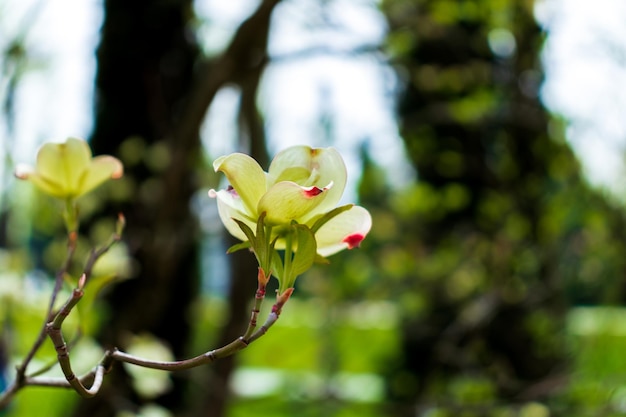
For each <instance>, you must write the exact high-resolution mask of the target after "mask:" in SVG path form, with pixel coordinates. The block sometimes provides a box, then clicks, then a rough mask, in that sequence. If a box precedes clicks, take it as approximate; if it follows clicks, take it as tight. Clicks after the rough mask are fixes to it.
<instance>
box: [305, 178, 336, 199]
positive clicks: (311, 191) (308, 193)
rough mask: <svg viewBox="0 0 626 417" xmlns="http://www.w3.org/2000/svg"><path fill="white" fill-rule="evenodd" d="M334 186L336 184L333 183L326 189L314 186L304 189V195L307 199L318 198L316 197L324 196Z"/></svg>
mask: <svg viewBox="0 0 626 417" xmlns="http://www.w3.org/2000/svg"><path fill="white" fill-rule="evenodd" d="M333 184H334V182H333V181H331V182H330V184H328V185H327V186H326V187H324V188H320V187H316V186H315V185H313V186H311V187H303V189H302V193H303V194H304V196H305V197H307V198H313V197H316V196H318V195H320V194H322V193H323V192H324V191H328V190H330V189H331V188H332V187H333Z"/></svg>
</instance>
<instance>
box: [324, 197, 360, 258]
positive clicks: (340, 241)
mask: <svg viewBox="0 0 626 417" xmlns="http://www.w3.org/2000/svg"><path fill="white" fill-rule="evenodd" d="M371 228H372V216H371V215H370V213H369V212H368V211H367V210H366V209H364V208H363V207H360V206H354V207H352V208H351V209H350V210H347V211H344V212H343V213H340V214H338V215H337V216H335V217H333V218H332V219H330V220H329V221H328V222H326V223H325V224H324V225H323V226H322V227H320V229H319V230H318V231H317V233H316V234H315V240H316V241H317V253H319V254H320V255H322V256H330V255H332V254H334V253H337V252H339V251H341V250H343V249H352V248H354V247H357V246H358V245H359V243H360V242H361V241H362V240H363V239H364V238H365V236H367V234H368V233H369V231H370V229H371Z"/></svg>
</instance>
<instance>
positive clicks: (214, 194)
mask: <svg viewBox="0 0 626 417" xmlns="http://www.w3.org/2000/svg"><path fill="white" fill-rule="evenodd" d="M209 197H211V198H216V197H217V191H215V190H214V189H213V188H211V189H210V190H209Z"/></svg>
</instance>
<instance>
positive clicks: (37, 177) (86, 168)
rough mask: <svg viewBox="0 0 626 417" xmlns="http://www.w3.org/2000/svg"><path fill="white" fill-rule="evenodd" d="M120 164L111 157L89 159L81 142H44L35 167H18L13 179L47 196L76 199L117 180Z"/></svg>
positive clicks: (75, 140) (86, 148)
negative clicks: (32, 186)
mask: <svg viewBox="0 0 626 417" xmlns="http://www.w3.org/2000/svg"><path fill="white" fill-rule="evenodd" d="M123 173H124V168H123V166H122V163H121V162H120V161H119V160H118V159H117V158H114V157H112V156H108V155H102V156H97V157H95V158H93V157H92V153H91V149H90V148H89V145H88V144H87V142H85V141H84V140H82V139H77V138H68V139H67V140H66V141H65V142H64V143H45V144H44V145H43V146H41V148H39V151H38V152H37V162H36V164H35V167H34V168H33V167H29V166H27V165H23V164H19V165H18V166H17V168H16V170H15V176H16V177H17V178H19V179H23V180H29V181H31V182H32V183H33V184H35V186H36V187H37V188H39V189H40V190H41V191H43V192H45V193H46V194H49V195H52V196H54V197H58V198H62V199H75V198H78V197H80V196H82V195H84V194H86V193H88V192H89V191H91V190H93V189H94V188H96V187H97V186H99V185H100V184H102V183H103V182H104V181H106V180H108V179H112V178H113V179H115V178H120V177H121V176H122V175H123Z"/></svg>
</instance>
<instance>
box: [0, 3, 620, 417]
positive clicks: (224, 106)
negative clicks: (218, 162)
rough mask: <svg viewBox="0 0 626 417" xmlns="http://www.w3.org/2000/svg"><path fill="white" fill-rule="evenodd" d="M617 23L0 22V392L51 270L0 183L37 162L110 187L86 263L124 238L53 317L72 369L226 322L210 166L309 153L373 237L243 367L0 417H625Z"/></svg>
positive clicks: (558, 14)
mask: <svg viewBox="0 0 626 417" xmlns="http://www.w3.org/2000/svg"><path fill="white" fill-rule="evenodd" d="M625 19H626V6H625V5H624V4H623V3H622V2H620V1H619V0H614V1H610V0H596V1H594V2H586V1H584V0H580V1H571V0H568V1H565V0H542V1H535V2H533V1H531V0H381V1H370V0H262V1H258V0H231V1H222V2H219V1H214V0H196V1H191V0H136V1H126V0H105V1H103V2H102V1H93V0H88V1H85V0H45V1H44V0H29V1H16V0H2V1H0V100H1V103H2V110H1V114H0V144H1V149H0V154H1V157H2V158H1V162H0V191H1V194H0V300H1V301H0V323H1V324H2V327H1V329H2V330H1V333H0V371H1V374H0V388H1V387H2V386H3V385H5V384H6V383H7V381H9V380H10V379H11V378H12V377H13V372H12V370H13V367H14V366H15V364H17V363H19V361H20V358H21V357H23V355H24V354H25V352H26V351H27V349H28V348H29V346H30V345H31V344H32V341H33V339H34V337H35V334H36V332H37V331H38V329H39V327H40V326H41V321H42V314H43V311H44V308H45V305H46V295H47V294H49V291H50V288H51V282H52V277H53V276H54V271H55V270H56V269H57V268H58V266H59V264H60V262H61V259H63V254H64V250H65V247H64V237H63V222H62V219H61V216H60V211H59V207H58V206H57V203H56V202H54V201H53V200H52V199H48V198H47V197H45V196H43V195H41V194H39V193H38V192H37V191H35V190H34V189H33V188H32V187H30V185H28V184H23V183H19V184H18V183H16V182H15V181H14V180H13V177H12V171H13V168H14V166H15V164H16V163H17V162H33V160H34V155H35V151H36V148H37V147H38V146H39V145H40V144H41V143H43V142H44V141H50V140H57V141H62V140H64V139H65V138H66V137H67V136H79V137H84V138H87V139H89V140H90V143H91V145H92V148H93V149H94V152H95V153H96V154H103V153H106V154H112V155H115V156H117V157H119V158H120V159H121V160H122V161H123V162H124V164H125V167H126V174H125V177H124V178H123V179H121V180H119V181H115V182H112V183H110V184H107V185H105V186H103V187H101V188H100V189H98V190H97V192H95V193H93V194H91V195H90V196H88V197H85V198H83V199H82V200H81V206H80V207H81V219H82V226H81V227H82V228H81V231H82V233H81V238H80V243H81V246H80V247H81V248H82V249H81V250H82V251H83V254H86V253H87V251H88V248H89V247H90V246H91V245H97V244H98V243H99V242H100V243H101V242H103V241H104V240H105V239H106V238H107V236H108V234H110V231H111V230H112V227H113V224H114V221H115V217H116V214H117V213H118V212H123V213H124V214H125V216H126V218H127V221H128V226H127V230H126V233H125V238H124V244H123V245H120V246H119V247H118V248H117V250H115V251H113V253H112V254H110V256H107V258H106V259H103V262H101V263H100V265H99V270H98V276H97V279H95V280H94V282H95V283H96V284H93V288H92V290H91V293H90V294H92V295H91V296H89V297H86V299H85V300H83V302H82V307H81V309H80V310H79V311H78V313H79V314H76V317H74V318H73V321H72V322H71V323H69V326H68V329H67V331H68V333H70V334H78V335H80V336H81V337H80V341H79V342H78V343H77V344H76V345H75V346H74V348H73V351H72V357H73V360H74V363H75V364H77V365H76V367H77V368H78V369H79V371H80V370H81V369H82V370H83V371H86V370H89V369H90V368H91V367H92V366H93V365H94V364H95V363H97V361H98V360H99V358H100V356H101V354H102V352H103V347H110V346H120V347H122V348H124V349H129V350H132V351H135V352H141V353H142V354H144V356H151V357H167V356H171V357H176V358H184V357H190V356H195V355H197V354H199V353H202V352H204V351H207V350H210V349H212V348H214V347H217V346H220V345H223V344H225V343H227V342H229V341H231V340H233V339H234V338H236V337H238V336H239V335H240V334H241V332H242V330H243V329H244V328H245V326H246V323H247V320H248V318H249V305H250V301H251V299H252V297H253V295H254V291H255V289H256V265H255V263H254V257H253V256H252V255H250V254H249V253H246V252H245V251H242V252H237V253H235V254H233V255H229V256H226V255H225V251H226V248H228V247H229V246H230V245H231V244H232V243H233V242H232V240H231V239H230V238H229V237H228V236H226V235H225V234H224V231H223V227H222V226H221V223H220V222H219V219H218V217H217V213H216V209H215V202H214V201H212V200H210V199H209V198H208V196H207V190H208V189H209V188H211V187H218V186H219V185H220V178H219V177H218V176H217V175H215V174H214V173H213V171H212V168H211V162H212V161H213V159H215V158H216V157H218V156H220V155H223V154H226V153H230V152H233V151H242V152H246V153H249V154H251V155H253V156H254V157H255V158H256V159H257V160H258V161H259V162H260V163H261V164H262V165H264V166H266V167H267V165H268V163H269V161H270V159H271V155H273V154H275V153H276V152H277V151H279V150H280V149H283V148H284V147H286V146H289V145H293V144H307V145H310V146H318V147H319V146H334V147H336V148H337V149H339V150H340V152H341V153H342V154H343V155H344V157H345V159H346V163H347V166H348V171H349V176H350V182H349V185H348V189H347V190H346V197H345V198H346V202H348V201H359V203H360V204H361V205H363V206H365V207H367V208H368V209H369V210H370V212H371V213H372V216H373V220H374V226H373V229H372V231H371V234H370V235H369V236H368V238H367V239H366V240H365V241H364V242H363V244H362V247H361V248H360V249H359V250H354V251H349V252H346V253H341V254H339V255H336V256H334V257H332V258H331V261H332V263H331V264H330V265H328V266H320V267H316V268H314V269H313V270H312V271H311V272H309V273H307V274H306V275H305V276H303V277H301V278H299V279H298V282H297V290H296V295H295V296H294V298H292V300H290V301H289V304H288V305H287V307H286V308H285V311H284V313H283V315H282V316H281V319H280V320H279V322H278V323H277V324H276V325H275V326H274V327H273V328H272V329H271V331H270V332H269V334H268V335H266V336H265V337H264V338H262V339H260V340H259V341H258V342H256V343H255V344H254V345H253V346H251V347H250V348H249V349H247V350H245V351H243V352H241V353H240V354H238V355H236V356H234V357H231V358H228V359H225V360H222V361H219V362H217V363H215V364H214V365H211V366H204V367H201V368H197V369H194V370H191V371H185V372H177V373H174V374H171V375H168V374H164V373H150V372H137V370H136V369H132V368H129V367H124V366H121V365H118V366H116V367H115V369H114V371H113V372H112V373H111V374H109V375H108V376H107V380H106V383H105V386H104V388H103V392H102V393H101V394H100V395H99V396H98V397H96V398H95V399H90V400H81V399H79V398H78V397H77V395H76V394H74V393H73V392H69V391H63V390H53V389H44V388H28V389H25V390H23V391H22V392H20V394H19V395H18V396H17V398H16V400H15V402H14V403H13V404H12V406H11V407H10V408H9V409H7V410H5V411H3V412H0V415H2V416H11V417H13V416H92V417H100V416H103V417H104V416H112V417H127V416H143V417H167V416H184V417H196V416H216V417H217V416H229V417H238V416H250V415H262V416H277V417H281V416H293V415H297V416H353V415H360V416H363V417H365V416H372V417H374V416H377V417H378V416H401V417H403V416H407V417H408V416H428V417H434V416H437V417H446V416H466V417H470V416H507V417H508V416H523V417H547V416H619V415H626V356H624V354H623V352H624V348H625V347H626V324H624V323H626V310H625V309H624V308H623V307H622V305H623V304H624V302H625V300H626V286H625V282H624V277H625V272H626V257H625V256H624V253H625V250H626V248H625V244H626V242H625V228H624V226H625V222H626V219H625V217H624V211H625V207H624V195H625V194H624V190H623V187H622V186H621V184H622V183H623V179H624V163H623V159H624V158H623V155H624V152H623V151H624V148H623V146H624V144H625V139H626V122H625V120H626V118H624V116H623V115H624V112H625V109H626V70H625V66H624V65H625V64H624V63H625V57H626V29H624V28H625V27H626V26H624V25H623V22H624V21H625ZM222 185H223V184H222ZM79 268H80V265H77V266H76V267H75V269H76V270H78V269H79ZM107 284H110V285H107ZM53 358H54V351H53V349H52V348H51V347H48V348H47V349H44V350H43V351H42V352H41V354H40V355H38V357H37V358H36V361H35V363H34V366H33V368H34V369H37V368H38V367H44V366H45V365H46V364H47V363H50V361H52V360H53ZM51 372H52V373H53V374H54V373H55V372H56V373H57V374H58V373H59V372H58V370H52V371H51Z"/></svg>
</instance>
